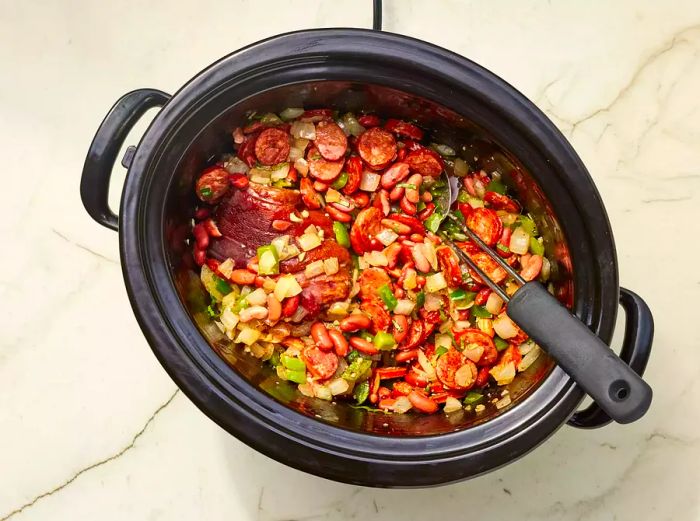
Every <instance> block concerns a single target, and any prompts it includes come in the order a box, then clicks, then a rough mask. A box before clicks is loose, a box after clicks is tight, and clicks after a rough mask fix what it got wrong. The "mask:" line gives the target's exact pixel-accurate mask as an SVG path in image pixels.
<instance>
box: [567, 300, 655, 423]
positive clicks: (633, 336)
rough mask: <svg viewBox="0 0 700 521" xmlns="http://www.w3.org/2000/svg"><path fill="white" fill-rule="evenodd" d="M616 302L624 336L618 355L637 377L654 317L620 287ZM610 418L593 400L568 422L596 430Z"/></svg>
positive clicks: (646, 356) (651, 335)
mask: <svg viewBox="0 0 700 521" xmlns="http://www.w3.org/2000/svg"><path fill="white" fill-rule="evenodd" d="M620 304H621V305H622V307H623V309H624V310H625V337H624V340H623V341H622V350H621V351H620V358H621V359H622V360H623V361H624V362H626V363H627V365H629V366H630V367H631V368H632V369H633V370H634V372H636V373H637V374H638V375H639V376H642V375H643V374H644V369H646V366H647V362H648V361H649V356H650V355H651V345H652V342H653V340H654V317H653V316H652V314H651V310H650V309H649V306H647V304H646V302H644V300H642V298H641V297H640V296H639V295H637V294H636V293H634V292H632V291H630V290H628V289H625V288H620ZM611 421H612V419H611V418H610V416H608V415H607V414H606V413H605V411H603V409H601V408H600V406H599V405H598V404H597V403H595V402H594V403H592V404H591V405H589V406H588V407H586V408H585V409H583V410H581V411H578V412H576V413H575V414H574V415H573V416H572V417H571V418H570V419H569V422H568V423H569V425H571V426H573V427H579V428H581V429H596V428H598V427H603V426H605V425H607V424H608V423H610V422H611Z"/></svg>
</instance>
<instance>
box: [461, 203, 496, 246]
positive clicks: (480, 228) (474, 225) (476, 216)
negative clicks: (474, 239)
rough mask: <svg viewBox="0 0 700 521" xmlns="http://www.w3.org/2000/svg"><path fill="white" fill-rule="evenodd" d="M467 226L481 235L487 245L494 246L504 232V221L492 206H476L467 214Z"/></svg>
mask: <svg viewBox="0 0 700 521" xmlns="http://www.w3.org/2000/svg"><path fill="white" fill-rule="evenodd" d="M467 226H468V227H469V229H470V230H471V231H473V232H474V233H475V234H476V235H478V236H479V239H481V240H482V241H484V242H485V243H486V245H487V246H494V245H495V244H496V243H497V242H498V239H500V238H501V234H502V233H503V223H502V222H501V219H499V218H498V214H497V213H496V212H494V211H493V210H491V209H490V208H475V209H474V211H473V212H471V213H470V214H469V215H468V216H467Z"/></svg>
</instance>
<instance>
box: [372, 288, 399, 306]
mask: <svg viewBox="0 0 700 521" xmlns="http://www.w3.org/2000/svg"><path fill="white" fill-rule="evenodd" d="M377 293H378V294H379V297H380V298H381V299H382V301H384V304H386V307H387V308H388V309H389V311H393V310H394V309H395V308H396V304H398V303H399V301H398V299H397V298H396V297H395V296H394V292H393V291H391V288H390V287H389V285H388V284H384V285H383V286H380V287H379V289H378V290H377Z"/></svg>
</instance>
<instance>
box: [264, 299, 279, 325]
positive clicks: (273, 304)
mask: <svg viewBox="0 0 700 521" xmlns="http://www.w3.org/2000/svg"><path fill="white" fill-rule="evenodd" d="M281 316H282V304H281V303H280V301H279V300H277V297H275V295H273V294H272V293H270V294H269V295H268V296H267V321H268V322H269V323H270V324H274V323H275V322H277V321H278V320H279V319H280V317H281Z"/></svg>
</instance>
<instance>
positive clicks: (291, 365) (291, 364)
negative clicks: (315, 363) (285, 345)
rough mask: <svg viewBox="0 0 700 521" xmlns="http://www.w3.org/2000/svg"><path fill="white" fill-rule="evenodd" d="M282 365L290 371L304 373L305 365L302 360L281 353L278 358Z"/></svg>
mask: <svg viewBox="0 0 700 521" xmlns="http://www.w3.org/2000/svg"><path fill="white" fill-rule="evenodd" d="M280 359H281V360H282V365H283V366H284V367H286V368H287V369H289V370H290V371H306V364H305V363H304V361H303V360H300V359H298V358H295V357H293V356H289V355H287V354H285V353H282V356H281V357H280Z"/></svg>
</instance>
